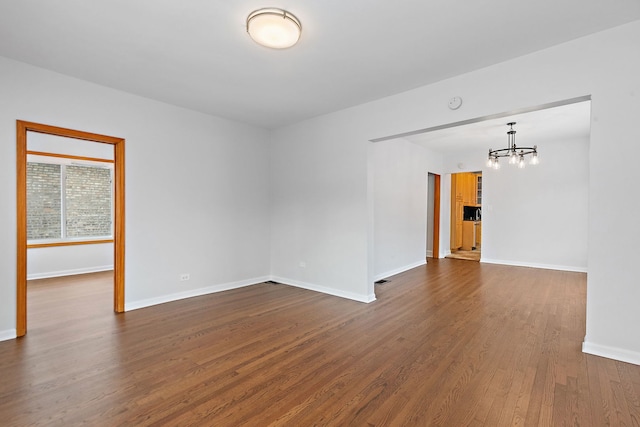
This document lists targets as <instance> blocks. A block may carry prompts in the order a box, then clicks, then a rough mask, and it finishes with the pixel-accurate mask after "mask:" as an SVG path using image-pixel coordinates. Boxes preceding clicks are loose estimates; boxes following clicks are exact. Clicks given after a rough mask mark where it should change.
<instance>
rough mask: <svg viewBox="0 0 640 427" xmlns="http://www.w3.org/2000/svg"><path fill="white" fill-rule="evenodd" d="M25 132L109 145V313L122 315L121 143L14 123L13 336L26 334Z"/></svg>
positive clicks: (122, 217) (122, 184) (122, 194)
mask: <svg viewBox="0 0 640 427" xmlns="http://www.w3.org/2000/svg"><path fill="white" fill-rule="evenodd" d="M29 132H34V133H37V134H46V135H53V136H60V137H65V138H71V139H74V140H80V141H91V142H98V143H102V144H109V145H111V146H112V147H113V157H114V172H113V181H114V182H113V191H114V194H113V204H114V209H113V248H114V249H113V254H114V257H113V310H114V311H115V312H117V313H121V312H123V311H124V237H125V234H124V231H125V227H124V139H122V138H116V137H111V136H106V135H99V134H94V133H88V132H83V131H77V130H72V129H66V128H60V127H55V126H49V125H44V124H39V123H32V122H25V121H21V120H18V121H17V138H16V145H17V156H16V159H17V165H16V166H17V167H16V170H17V177H16V183H17V190H16V192H17V266H16V269H17V274H16V278H17V283H16V288H17V298H16V306H17V309H16V313H17V318H16V335H17V336H18V337H21V336H24V335H25V334H26V332H27V289H26V288H27V137H28V134H29Z"/></svg>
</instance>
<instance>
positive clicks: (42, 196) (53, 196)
mask: <svg viewBox="0 0 640 427" xmlns="http://www.w3.org/2000/svg"><path fill="white" fill-rule="evenodd" d="M60 237H62V235H61V206H60V165H51V164H46V163H31V162H29V163H27V239H28V240H37V239H59V238H60Z"/></svg>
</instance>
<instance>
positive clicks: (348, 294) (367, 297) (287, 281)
mask: <svg viewBox="0 0 640 427" xmlns="http://www.w3.org/2000/svg"><path fill="white" fill-rule="evenodd" d="M271 280H273V281H274V282H278V283H282V284H283V285H289V286H295V287H296V288H302V289H308V290H310V291H315V292H320V293H323V294H328V295H333V296H336V297H341V298H346V299H350V300H354V301H358V302H365V303H370V302H373V301H375V300H376V296H375V294H371V295H363V294H356V293H353V292H347V291H341V290H339V289H334V288H328V287H326V286H320V285H314V284H311V283H305V282H301V281H298V280H293V279H287V278H284V277H276V276H273V277H272V278H271Z"/></svg>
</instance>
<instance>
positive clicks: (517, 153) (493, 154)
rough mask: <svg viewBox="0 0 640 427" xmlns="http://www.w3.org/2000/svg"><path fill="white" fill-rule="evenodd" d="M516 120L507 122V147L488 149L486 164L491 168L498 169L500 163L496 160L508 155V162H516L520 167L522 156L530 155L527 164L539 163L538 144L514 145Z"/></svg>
mask: <svg viewBox="0 0 640 427" xmlns="http://www.w3.org/2000/svg"><path fill="white" fill-rule="evenodd" d="M515 124H516V122H510V123H507V126H509V131H508V132H507V142H508V147H507V148H501V149H499V150H492V149H489V160H487V166H488V167H490V168H493V169H500V163H499V162H498V158H499V157H508V158H509V164H510V165H515V164H517V165H518V167H519V168H520V169H522V168H524V167H525V165H526V164H525V161H524V156H528V155H529V154H530V155H531V160H529V164H531V165H537V164H538V163H539V160H538V146H537V145H534V146H533V147H516V131H515V130H513V125H515Z"/></svg>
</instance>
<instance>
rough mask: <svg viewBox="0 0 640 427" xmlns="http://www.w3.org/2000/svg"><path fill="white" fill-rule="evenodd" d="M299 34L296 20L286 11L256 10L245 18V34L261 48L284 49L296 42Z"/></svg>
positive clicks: (299, 28) (300, 30) (300, 27)
mask: <svg viewBox="0 0 640 427" xmlns="http://www.w3.org/2000/svg"><path fill="white" fill-rule="evenodd" d="M301 32H302V26H301V25H300V21H299V20H298V18H296V17H295V16H293V15H292V14H291V13H289V12H287V11H286V10H282V9H275V8H265V9H258V10H254V11H253V12H251V13H250V14H249V16H248V17H247V33H249V36H251V38H252V39H253V40H254V41H255V42H256V43H258V44H261V45H262V46H266V47H270V48H273V49H286V48H288V47H291V46H293V45H294V44H296V43H297V42H298V39H300V33H301Z"/></svg>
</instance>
